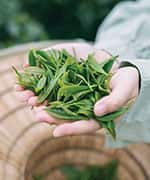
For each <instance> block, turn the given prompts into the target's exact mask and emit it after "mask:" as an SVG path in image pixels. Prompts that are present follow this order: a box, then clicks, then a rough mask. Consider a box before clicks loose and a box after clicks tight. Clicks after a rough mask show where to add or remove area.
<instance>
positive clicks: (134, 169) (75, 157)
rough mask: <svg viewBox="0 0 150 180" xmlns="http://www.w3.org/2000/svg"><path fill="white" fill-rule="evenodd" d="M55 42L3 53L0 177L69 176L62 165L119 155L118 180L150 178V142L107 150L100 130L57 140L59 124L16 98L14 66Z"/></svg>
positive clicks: (26, 179) (59, 179) (14, 179)
mask: <svg viewBox="0 0 150 180" xmlns="http://www.w3.org/2000/svg"><path fill="white" fill-rule="evenodd" d="M56 43H58V41H54V42H43V43H31V44H27V45H23V46H18V47H15V48H10V49H7V50H2V51H1V52H0V82H1V86H0V112H1V113H0V180H33V177H34V176H35V175H39V174H40V175H43V176H44V180H65V179H64V176H63V174H62V173H61V172H60V170H59V167H61V166H62V165H66V164H74V165H77V166H85V165H92V164H97V165H98V164H105V163H107V162H108V161H110V160H112V159H118V161H119V168H118V176H119V180H149V179H150V145H149V144H135V145H131V146H128V147H127V148H124V149H105V148H104V141H105V136H104V135H103V134H101V133H100V132H97V133H96V134H90V135H82V136H72V137H71V136H68V137H62V138H53V137H52V130H53V128H54V126H50V125H48V124H46V123H39V122H36V121H35V120H34V115H33V112H32V110H31V109H30V108H29V107H26V106H25V105H24V104H21V103H19V101H18V100H17V99H16V96H15V92H14V90H13V85H14V83H15V75H14V74H13V73H12V71H11V65H14V66H15V67H17V68H21V67H22V64H23V61H25V60H26V58H27V52H28V50H29V49H30V48H45V47H48V46H51V45H53V44H56Z"/></svg>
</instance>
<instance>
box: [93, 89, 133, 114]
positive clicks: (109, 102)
mask: <svg viewBox="0 0 150 180" xmlns="http://www.w3.org/2000/svg"><path fill="white" fill-rule="evenodd" d="M129 100H130V91H127V89H126V88H124V86H117V87H115V88H114V89H113V90H112V92H111V94H110V95H108V96H106V97H104V98H102V99H100V100H99V101H97V102H96V104H95V106H94V112H95V114H96V115H97V116H103V115H105V114H108V113H111V112H113V111H116V110H117V109H118V108H120V107H122V106H124V105H125V104H126V103H127V102H128V101H129Z"/></svg>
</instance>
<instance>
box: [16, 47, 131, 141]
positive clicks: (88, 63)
mask: <svg viewBox="0 0 150 180" xmlns="http://www.w3.org/2000/svg"><path fill="white" fill-rule="evenodd" d="M116 59H117V57H116V56H112V57H110V58H109V59H106V60H105V61H103V62H101V63H98V62H97V61H96V59H95V58H94V54H89V55H88V57H87V58H86V59H80V61H78V60H77V58H76V57H74V56H72V55H70V54H69V53H68V52H67V51H66V50H65V49H63V50H55V49H51V50H47V51H43V50H31V51H30V52H29V67H26V68H25V69H24V71H23V72H21V71H18V70H17V69H16V68H15V67H13V69H14V70H15V72H16V75H17V83H18V84H20V85H21V86H23V87H24V88H25V89H29V90H32V91H33V92H34V93H35V94H36V95H37V96H38V103H42V102H43V101H45V100H47V101H48V105H47V107H46V108H45V110H46V112H48V114H49V115H51V116H53V117H55V118H57V119H60V120H61V119H63V120H70V121H76V120H89V119H95V120H96V121H97V122H98V123H99V124H100V126H101V127H103V128H105V129H107V131H108V132H109V133H110V134H111V135H112V137H113V138H115V137H116V133H115V124H114V119H116V118H117V117H118V116H120V115H122V114H123V113H124V112H126V111H127V109H128V106H124V107H121V108H119V109H118V110H117V111H115V112H112V113H109V114H107V115H104V116H101V117H98V116H96V115H95V114H94V112H93V107H94V104H95V103H96V102H97V101H98V100H99V99H101V98H102V97H104V96H107V95H109V93H110V88H109V82H110V79H111V77H112V74H111V73H110V70H111V68H112V66H113V63H114V62H115V60H116Z"/></svg>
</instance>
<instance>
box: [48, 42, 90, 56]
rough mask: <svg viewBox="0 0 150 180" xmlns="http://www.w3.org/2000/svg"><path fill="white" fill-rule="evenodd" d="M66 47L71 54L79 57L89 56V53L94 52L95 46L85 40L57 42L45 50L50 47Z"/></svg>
mask: <svg viewBox="0 0 150 180" xmlns="http://www.w3.org/2000/svg"><path fill="white" fill-rule="evenodd" d="M64 48H65V50H66V51H68V52H69V53H70V54H71V55H73V56H75V57H76V58H77V59H80V58H87V54H89V53H93V47H92V46H91V45H90V44H88V43H84V42H82V43H81V42H80V43H75V42H73V43H62V44H57V45H55V46H52V47H50V48H47V49H45V50H48V49H59V50H62V49H64ZM87 52H88V53H87Z"/></svg>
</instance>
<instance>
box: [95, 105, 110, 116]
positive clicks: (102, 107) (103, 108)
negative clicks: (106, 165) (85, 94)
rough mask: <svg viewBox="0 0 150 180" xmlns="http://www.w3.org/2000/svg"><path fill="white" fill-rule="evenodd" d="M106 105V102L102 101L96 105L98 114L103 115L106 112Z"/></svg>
mask: <svg viewBox="0 0 150 180" xmlns="http://www.w3.org/2000/svg"><path fill="white" fill-rule="evenodd" d="M106 110H107V109H106V105H105V104H102V103H99V104H97V105H96V106H95V114H96V115H97V116H102V115H104V114H105V113H106Z"/></svg>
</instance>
